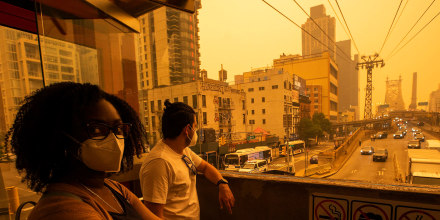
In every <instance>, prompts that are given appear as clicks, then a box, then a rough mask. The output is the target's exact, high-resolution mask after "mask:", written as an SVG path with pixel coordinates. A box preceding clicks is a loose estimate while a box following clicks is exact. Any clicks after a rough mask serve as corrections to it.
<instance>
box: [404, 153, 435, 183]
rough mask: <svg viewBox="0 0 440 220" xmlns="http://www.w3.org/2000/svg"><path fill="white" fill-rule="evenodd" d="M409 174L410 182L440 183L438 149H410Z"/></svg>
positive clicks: (408, 179)
mask: <svg viewBox="0 0 440 220" xmlns="http://www.w3.org/2000/svg"><path fill="white" fill-rule="evenodd" d="M408 158H409V159H408V162H409V165H408V172H407V173H408V176H407V178H406V179H407V181H408V183H410V184H423V185H440V152H439V151H438V150H426V149H416V150H413V149H409V150H408Z"/></svg>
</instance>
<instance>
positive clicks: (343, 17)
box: [335, 0, 360, 54]
mask: <svg viewBox="0 0 440 220" xmlns="http://www.w3.org/2000/svg"><path fill="white" fill-rule="evenodd" d="M335 2H336V5H338V9H339V12H340V13H341V16H342V19H343V20H344V23H345V26H347V29H348V33H349V34H350V38H351V40H352V41H353V44H354V47H356V51H357V52H358V54H360V53H359V49H358V47H357V45H356V42H355V41H354V38H353V35H352V34H351V31H350V27H348V24H347V21H346V20H345V16H344V13H342V10H341V7H340V6H339V3H338V0H335Z"/></svg>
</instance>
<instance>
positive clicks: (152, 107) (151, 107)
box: [150, 101, 154, 113]
mask: <svg viewBox="0 0 440 220" xmlns="http://www.w3.org/2000/svg"><path fill="white" fill-rule="evenodd" d="M150 109H151V113H153V112H154V101H151V102H150Z"/></svg>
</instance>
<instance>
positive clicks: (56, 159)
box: [5, 82, 146, 192]
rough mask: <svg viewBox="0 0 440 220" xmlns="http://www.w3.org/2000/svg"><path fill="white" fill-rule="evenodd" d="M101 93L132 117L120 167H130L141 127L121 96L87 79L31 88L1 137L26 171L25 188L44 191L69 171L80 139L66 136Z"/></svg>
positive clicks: (78, 125) (79, 126)
mask: <svg viewBox="0 0 440 220" xmlns="http://www.w3.org/2000/svg"><path fill="white" fill-rule="evenodd" d="M101 99H106V100H107V101H109V102H110V103H111V104H112V105H113V106H114V107H115V108H116V110H117V111H118V113H119V115H120V116H121V119H122V121H123V122H125V123H131V124H132V127H131V130H130V138H127V139H125V150H124V155H123V160H122V164H121V170H122V171H125V170H128V169H130V168H132V165H133V156H134V154H136V155H137V156H138V157H139V155H140V154H141V153H142V151H143V148H144V144H145V140H146V138H145V135H144V134H145V129H144V127H143V126H142V124H141V123H140V121H139V118H138V116H137V114H136V112H135V111H134V110H133V109H132V108H131V107H130V106H129V105H128V104H127V103H126V102H125V101H124V100H122V99H119V98H117V97H116V96H114V95H110V94H108V93H106V92H104V91H102V90H101V89H100V88H99V87H98V86H96V85H92V84H88V83H85V84H80V83H73V82H62V83H55V84H51V85H49V86H47V87H44V88H42V89H39V90H37V91H35V92H34V93H33V94H31V95H30V96H27V97H26V98H25V100H24V104H23V105H22V106H21V107H20V109H19V110H18V113H17V115H16V118H15V121H14V124H13V125H12V127H11V129H10V130H9V132H8V133H7V135H6V137H5V146H6V148H7V149H8V147H9V146H8V145H9V144H10V147H11V149H12V152H13V153H15V154H16V156H17V158H16V167H17V170H18V171H19V172H23V171H24V173H25V175H24V177H23V179H22V181H23V182H27V184H28V186H29V188H30V189H32V190H34V191H36V192H43V191H44V190H45V188H46V186H47V185H48V184H49V183H51V182H53V181H54V180H55V179H57V178H60V177H63V176H64V175H66V174H68V173H69V171H71V170H72V169H73V168H74V167H72V161H74V160H75V158H74V156H75V155H77V153H78V149H79V147H80V145H79V144H77V143H75V142H73V141H72V140H70V139H69V138H66V135H64V134H71V135H72V134H73V133H75V130H78V129H85V128H83V125H84V123H85V121H84V120H85V116H86V114H87V109H88V108H90V107H91V106H93V105H95V104H96V103H97V102H98V101H99V100H101Z"/></svg>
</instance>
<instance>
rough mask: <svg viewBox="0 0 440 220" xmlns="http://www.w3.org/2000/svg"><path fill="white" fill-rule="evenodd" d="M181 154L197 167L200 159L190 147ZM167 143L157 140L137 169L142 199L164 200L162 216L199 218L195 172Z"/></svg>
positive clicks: (150, 200)
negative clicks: (138, 170) (139, 168)
mask: <svg viewBox="0 0 440 220" xmlns="http://www.w3.org/2000/svg"><path fill="white" fill-rule="evenodd" d="M183 154H185V155H186V156H188V157H189V158H190V159H191V160H192V161H193V163H194V165H195V167H198V166H199V165H200V163H201V162H202V158H200V157H199V156H198V155H197V154H195V153H194V152H193V151H192V150H191V149H190V148H185V150H183ZM182 156H183V155H181V154H178V153H176V152H175V151H174V150H173V149H171V148H170V147H169V146H168V145H166V144H165V143H163V140H160V141H159V142H158V143H157V144H156V146H155V147H154V148H153V149H152V150H151V151H150V153H148V155H147V156H146V158H145V160H144V162H143V163H142V167H141V170H140V173H139V177H140V178H139V179H140V183H141V189H142V194H143V198H144V200H145V201H148V202H152V203H159V204H164V205H165V206H164V209H163V215H164V217H165V219H200V207H199V198H198V197H197V191H196V175H194V174H193V172H192V171H191V169H190V168H188V166H187V165H186V163H185V162H184V160H183V159H182Z"/></svg>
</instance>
